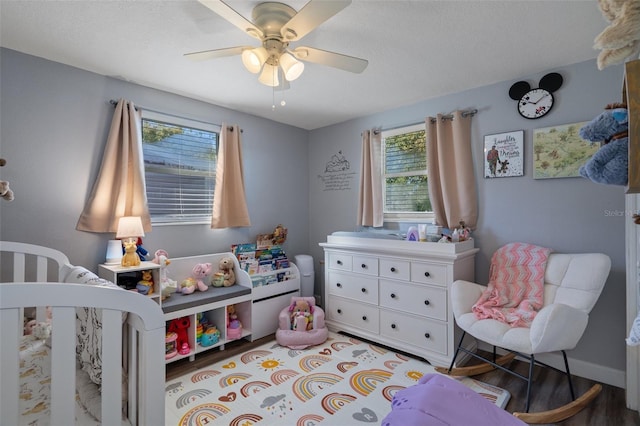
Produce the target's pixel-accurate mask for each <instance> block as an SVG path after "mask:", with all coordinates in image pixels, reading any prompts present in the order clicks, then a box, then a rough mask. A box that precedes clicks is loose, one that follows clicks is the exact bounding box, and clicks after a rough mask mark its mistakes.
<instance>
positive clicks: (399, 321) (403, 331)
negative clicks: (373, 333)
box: [380, 309, 448, 355]
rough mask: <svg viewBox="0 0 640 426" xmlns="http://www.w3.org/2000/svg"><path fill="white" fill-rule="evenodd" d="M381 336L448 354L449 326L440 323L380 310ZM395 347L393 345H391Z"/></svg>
mask: <svg viewBox="0 0 640 426" xmlns="http://www.w3.org/2000/svg"><path fill="white" fill-rule="evenodd" d="M380 335H381V336H384V337H387V338H389V339H394V340H398V341H401V342H406V343H408V344H410V345H413V346H418V347H420V348H422V349H424V350H427V351H433V352H439V353H441V354H444V355H446V354H447V339H448V336H447V325H446V324H445V323H441V322H438V321H433V320H429V319H425V318H419V317H415V316H411V315H405V314H401V313H398V312H391V311H387V310H383V309H381V310H380ZM389 345H390V346H393V344H392V343H389Z"/></svg>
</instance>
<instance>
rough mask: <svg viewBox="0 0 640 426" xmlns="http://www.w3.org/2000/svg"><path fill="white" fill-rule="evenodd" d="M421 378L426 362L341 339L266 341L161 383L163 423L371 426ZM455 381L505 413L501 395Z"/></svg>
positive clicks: (476, 384)
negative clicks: (297, 346)
mask: <svg viewBox="0 0 640 426" xmlns="http://www.w3.org/2000/svg"><path fill="white" fill-rule="evenodd" d="M429 373H435V370H434V369H433V367H432V366H431V365H429V364H428V363H426V362H422V361H419V360H417V359H414V358H411V357H407V356H405V355H402V354H398V353H395V352H391V351H389V350H387V349H384V348H381V347H378V346H375V345H372V344H370V343H367V342H363V341H360V340H358V339H355V338H352V337H349V336H344V335H341V334H336V333H330V334H329V338H328V339H327V341H326V342H325V343H323V344H321V345H317V346H312V347H309V348H306V349H304V350H293V349H289V348H287V347H283V346H280V345H278V344H277V343H276V342H275V340H274V341H273V342H271V343H267V344H264V345H262V346H259V347H257V348H255V349H253V350H250V351H248V352H245V353H243V354H240V355H237V356H234V357H231V358H228V359H226V360H224V361H220V362H218V363H215V364H212V365H211V366H208V367H206V368H203V369H201V370H199V371H197V372H195V373H189V374H186V375H184V376H181V377H179V378H177V379H174V380H171V381H169V382H167V384H166V404H165V407H166V408H165V410H166V424H167V425H185V426H187V425H189V426H191V425H193V426H195V425H206V424H216V425H223V424H228V425H232V426H236V425H237V426H250V425H278V426H286V425H292V426H312V425H326V426H331V425H341V426H344V425H365V424H379V423H380V421H381V420H382V419H383V418H384V417H385V416H386V415H387V414H388V413H389V411H390V410H391V399H392V398H393V395H394V394H395V392H397V391H398V390H401V389H404V388H407V387H409V386H413V385H415V384H416V383H417V381H418V380H419V379H420V378H421V377H422V376H423V375H425V374H429ZM461 381H462V383H464V384H465V385H467V386H469V387H471V388H472V389H474V390H475V391H476V392H479V393H480V394H481V395H483V396H485V397H486V398H488V399H489V400H491V401H492V402H494V403H495V404H496V405H498V406H500V407H504V406H506V404H507V402H508V399H509V396H510V395H509V393H508V392H507V391H506V390H504V389H500V388H497V387H494V386H490V385H487V384H483V383H481V382H478V381H476V380H473V379H469V378H465V379H461Z"/></svg>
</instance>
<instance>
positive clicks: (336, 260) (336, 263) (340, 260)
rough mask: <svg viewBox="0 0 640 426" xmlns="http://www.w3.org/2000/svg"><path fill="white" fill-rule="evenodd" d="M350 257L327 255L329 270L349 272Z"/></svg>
mask: <svg viewBox="0 0 640 426" xmlns="http://www.w3.org/2000/svg"><path fill="white" fill-rule="evenodd" d="M351 264H352V257H351V255H349V254H343V253H329V265H328V266H329V269H339V270H341V271H350V270H351Z"/></svg>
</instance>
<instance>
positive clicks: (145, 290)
mask: <svg viewBox="0 0 640 426" xmlns="http://www.w3.org/2000/svg"><path fill="white" fill-rule="evenodd" d="M136 290H138V293H140V294H145V295H147V296H151V295H152V294H153V274H152V273H151V271H150V270H149V271H142V279H141V280H140V281H138V284H136Z"/></svg>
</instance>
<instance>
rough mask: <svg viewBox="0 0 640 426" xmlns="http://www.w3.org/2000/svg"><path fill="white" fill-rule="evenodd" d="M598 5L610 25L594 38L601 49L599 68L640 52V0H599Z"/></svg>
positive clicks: (596, 46)
mask: <svg viewBox="0 0 640 426" xmlns="http://www.w3.org/2000/svg"><path fill="white" fill-rule="evenodd" d="M598 6H599V8H600V11H601V12H602V15H603V16H604V18H605V19H606V20H607V21H609V22H610V25H609V26H608V27H607V28H605V29H604V31H602V32H601V33H600V34H599V35H598V36H597V37H596V38H595V40H594V45H593V47H594V48H595V49H601V50H602V51H601V52H600V54H599V55H598V69H603V68H606V67H608V66H609V65H613V64H617V63H621V62H623V61H624V60H625V59H627V58H631V57H635V56H637V55H638V53H640V1H638V0H598Z"/></svg>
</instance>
